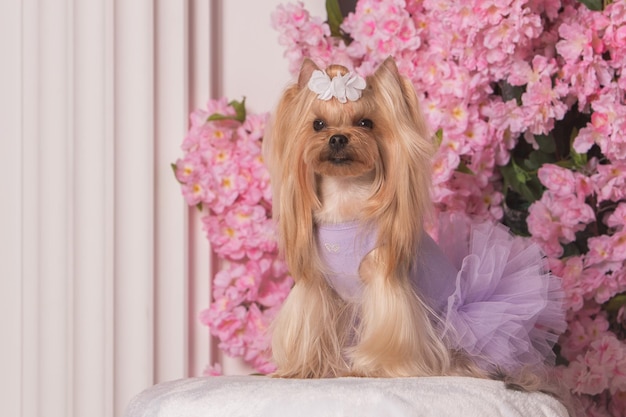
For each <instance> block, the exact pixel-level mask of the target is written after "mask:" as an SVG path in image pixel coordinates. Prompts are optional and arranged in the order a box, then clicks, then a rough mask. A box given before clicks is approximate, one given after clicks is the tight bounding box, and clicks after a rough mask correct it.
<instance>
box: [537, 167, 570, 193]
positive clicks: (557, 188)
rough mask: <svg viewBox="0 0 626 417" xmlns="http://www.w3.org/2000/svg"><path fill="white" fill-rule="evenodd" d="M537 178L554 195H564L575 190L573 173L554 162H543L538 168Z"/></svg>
mask: <svg viewBox="0 0 626 417" xmlns="http://www.w3.org/2000/svg"><path fill="white" fill-rule="evenodd" d="M538 176H539V180H540V181H541V183H542V184H543V185H545V186H546V187H547V188H548V190H550V191H551V192H552V194H553V195H554V196H556V197H566V196H568V195H571V194H574V193H575V192H576V188H577V187H576V185H577V184H576V181H575V178H574V173H573V172H572V171H570V170H569V169H565V168H561V167H559V166H557V165H554V164H544V165H543V166H542V167H541V168H539V172H538Z"/></svg>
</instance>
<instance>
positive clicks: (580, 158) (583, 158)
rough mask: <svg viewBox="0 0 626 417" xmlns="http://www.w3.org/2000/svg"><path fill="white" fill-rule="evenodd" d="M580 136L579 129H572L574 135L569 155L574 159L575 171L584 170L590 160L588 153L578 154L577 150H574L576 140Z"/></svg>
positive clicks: (571, 138)
mask: <svg viewBox="0 0 626 417" xmlns="http://www.w3.org/2000/svg"><path fill="white" fill-rule="evenodd" d="M577 136H578V129H576V128H574V129H572V134H571V135H570V141H569V155H570V157H571V158H572V163H573V165H574V168H575V169H578V168H582V167H584V166H585V165H587V162H588V159H587V154H586V153H578V152H576V149H574V140H576V137H577Z"/></svg>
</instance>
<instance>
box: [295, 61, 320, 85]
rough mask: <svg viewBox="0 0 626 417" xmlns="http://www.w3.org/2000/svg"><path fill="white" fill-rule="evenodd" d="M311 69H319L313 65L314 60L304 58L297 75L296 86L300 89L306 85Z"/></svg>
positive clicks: (311, 72)
mask: <svg viewBox="0 0 626 417" xmlns="http://www.w3.org/2000/svg"><path fill="white" fill-rule="evenodd" d="M313 71H319V67H318V66H317V65H315V62H313V61H312V60H311V59H309V58H304V61H303V62H302V66H301V67H300V75H298V87H300V88H301V89H302V88H304V87H306V86H307V84H308V83H309V80H310V79H311V74H313Z"/></svg>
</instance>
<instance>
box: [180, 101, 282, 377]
mask: <svg viewBox="0 0 626 417" xmlns="http://www.w3.org/2000/svg"><path fill="white" fill-rule="evenodd" d="M266 119H267V115H256V114H248V115H247V116H246V117H245V120H243V121H242V120H240V118H239V117H238V115H237V113H236V109H235V108H234V107H233V106H232V105H231V104H229V103H228V102H227V101H226V100H225V99H219V100H211V101H209V102H208V103H207V108H206V109H200V110H196V111H194V112H192V113H191V116H190V128H189V131H188V133H187V135H186V137H185V139H184V141H183V144H182V149H183V151H184V156H183V157H182V158H180V159H178V160H177V161H176V164H175V174H176V178H177V179H178V181H179V182H180V184H181V188H182V193H183V196H184V198H185V200H186V202H187V203H188V204H189V205H190V206H197V207H198V208H200V209H201V210H202V213H203V214H202V223H203V225H204V230H205V232H206V234H207V237H208V239H209V241H210V243H211V247H212V249H213V250H214V251H215V253H216V254H217V255H218V257H219V258H220V260H221V263H220V267H221V270H220V271H219V272H218V273H217V275H216V276H215V279H214V281H213V283H212V296H213V302H212V303H211V305H210V307H209V308H208V309H207V310H205V311H204V312H202V314H201V321H202V322H203V323H204V324H206V325H207V326H209V328H210V331H211V334H213V335H214V336H216V337H217V338H218V339H219V346H220V348H221V349H223V350H224V351H225V352H226V353H227V354H230V355H233V356H243V357H244V359H245V360H246V361H247V362H248V363H250V364H251V365H253V366H254V367H255V368H256V369H257V370H259V371H260V372H270V371H271V370H272V364H271V362H270V359H269V354H268V347H269V343H268V340H267V338H266V336H265V333H266V329H267V326H268V323H269V322H270V321H271V319H272V318H273V316H274V314H275V313H276V309H277V307H278V306H279V305H280V304H281V303H282V301H283V299H284V298H285V297H286V295H287V293H288V292H289V288H290V286H291V279H290V278H289V276H288V274H287V270H286V268H285V266H284V265H283V263H282V262H281V261H279V260H278V259H277V256H276V255H277V253H276V252H277V246H276V240H275V237H274V229H273V227H274V226H273V224H272V220H271V190H270V184H269V174H268V172H267V168H266V167H265V165H264V164H263V158H262V156H261V142H262V137H263V132H264V129H265V122H266ZM211 372H219V370H217V371H211Z"/></svg>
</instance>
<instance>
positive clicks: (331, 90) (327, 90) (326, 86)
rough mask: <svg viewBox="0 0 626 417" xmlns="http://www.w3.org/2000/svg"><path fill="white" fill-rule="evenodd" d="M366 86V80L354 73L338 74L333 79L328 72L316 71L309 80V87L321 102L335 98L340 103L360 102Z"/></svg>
mask: <svg viewBox="0 0 626 417" xmlns="http://www.w3.org/2000/svg"><path fill="white" fill-rule="evenodd" d="M365 85H366V84H365V79H364V78H363V77H361V76H360V75H358V74H355V73H352V72H348V73H347V74H345V75H341V74H337V75H335V76H334V77H333V78H332V79H331V78H330V77H329V76H328V74H326V72H324V71H320V70H316V71H313V74H312V75H311V78H310V79H309V84H308V87H309V89H310V90H311V91H313V92H314V93H316V94H317V98H319V99H320V100H330V99H331V98H332V97H335V98H336V99H337V100H339V102H340V103H345V102H346V101H347V100H350V101H356V100H358V99H359V98H360V97H361V92H362V90H363V89H364V88H365Z"/></svg>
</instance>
